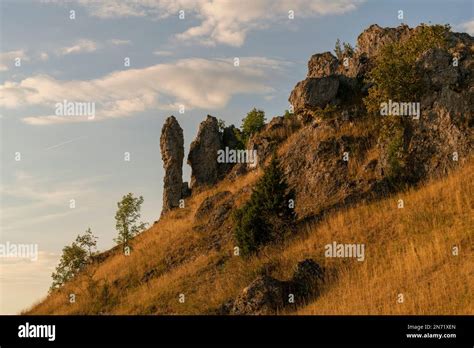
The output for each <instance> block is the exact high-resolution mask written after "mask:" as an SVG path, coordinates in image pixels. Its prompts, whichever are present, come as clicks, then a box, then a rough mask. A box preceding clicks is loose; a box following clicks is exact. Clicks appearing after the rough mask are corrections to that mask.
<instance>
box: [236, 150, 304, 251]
mask: <svg viewBox="0 0 474 348" xmlns="http://www.w3.org/2000/svg"><path fill="white" fill-rule="evenodd" d="M290 200H294V192H293V191H292V190H289V189H288V184H287V183H286V180H285V177H284V174H283V172H282V170H281V168H280V165H279V162H278V160H277V159H276V156H275V155H274V156H273V158H272V160H271V162H270V164H269V166H268V167H267V168H266V169H265V172H264V174H263V176H262V177H261V178H260V179H259V181H258V182H257V184H256V185H255V188H254V190H253V192H252V195H251V197H250V200H249V201H248V202H247V203H246V204H245V205H244V206H243V207H242V208H240V209H238V210H237V211H236V213H235V215H234V219H235V223H236V227H235V230H234V235H235V239H236V240H237V243H238V245H239V247H240V250H241V251H242V255H244V256H247V255H249V254H251V253H254V252H256V251H257V250H258V249H259V247H260V246H262V245H265V244H268V243H270V242H274V241H281V240H282V239H283V238H284V237H285V236H286V235H287V234H288V233H289V232H290V231H291V229H292V223H293V222H294V220H295V218H296V215H295V212H294V210H293V209H292V208H290Z"/></svg>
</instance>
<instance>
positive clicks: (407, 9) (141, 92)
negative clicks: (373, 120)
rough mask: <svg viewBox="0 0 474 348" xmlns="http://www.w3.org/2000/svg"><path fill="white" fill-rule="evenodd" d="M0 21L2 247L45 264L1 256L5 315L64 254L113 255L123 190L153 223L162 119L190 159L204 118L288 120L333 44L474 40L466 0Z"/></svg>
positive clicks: (128, 11)
mask: <svg viewBox="0 0 474 348" xmlns="http://www.w3.org/2000/svg"><path fill="white" fill-rule="evenodd" d="M71 10H74V11H75V19H73V20H72V19H70V18H69V17H70V11H71ZM180 10H183V11H184V14H185V18H184V19H180V18H179V16H178V15H179V11H180ZM289 10H293V11H294V13H295V18H294V19H289V18H288V11H289ZM398 10H403V11H404V19H403V20H399V19H398V18H397V15H398ZM0 11H1V12H0V17H1V18H0V19H1V33H0V115H1V116H0V127H1V128H0V132H1V142H0V146H1V182H0V184H1V186H0V192H1V222H0V227H1V236H0V237H1V238H0V242H1V243H5V242H6V241H9V242H11V243H37V244H38V245H39V250H40V257H39V260H38V261H36V262H30V261H27V260H23V259H8V260H1V259H0V279H1V286H0V291H1V292H0V297H1V302H0V313H16V312H18V311H19V310H21V309H22V308H25V307H27V306H29V305H30V304H32V303H33V302H34V301H36V300H39V299H40V298H41V297H42V296H44V295H46V291H47V289H48V287H49V284H50V282H51V279H50V274H51V272H52V271H53V269H54V266H55V265H56V264H57V262H58V259H59V257H60V254H61V249H62V247H63V246H64V245H66V244H69V243H71V242H72V240H74V238H75V236H76V235H77V234H79V233H82V232H84V231H85V229H86V228H88V227H91V228H92V230H93V232H94V233H95V234H96V235H97V236H99V249H101V250H104V249H107V248H110V247H111V246H113V238H114V237H115V235H116V232H115V220H114V215H115V209H116V203H117V201H119V200H120V198H121V197H122V196H123V195H124V194H126V193H128V192H133V193H134V194H136V195H143V197H144V200H145V202H144V204H143V208H142V212H143V214H142V217H143V220H144V221H147V222H151V223H152V222H153V221H154V220H156V219H157V218H158V216H159V214H160V211H161V197H162V182H163V168H162V162H161V157H160V153H159V137H160V132H161V126H162V124H163V122H164V119H165V118H166V117H167V116H169V115H172V114H173V115H175V116H177V118H178V121H179V122H180V124H181V126H182V127H183V129H184V136H185V146H186V153H187V150H188V148H189V144H190V142H191V141H192V139H193V138H194V136H195V134H196V132H197V127H198V125H199V123H200V122H201V121H202V120H203V119H204V118H205V116H206V115H207V114H211V115H214V116H216V117H218V118H221V119H223V120H225V122H226V124H232V123H233V124H236V125H238V126H239V125H240V123H241V119H242V118H243V117H244V116H245V114H246V112H247V111H249V110H250V109H252V108H253V107H257V108H261V109H263V110H264V111H265V112H266V115H267V119H270V118H271V117H273V116H275V115H281V114H282V113H283V112H284V110H285V109H287V108H288V96H289V93H290V91H291V90H292V88H293V87H294V85H295V84H296V83H297V82H298V81H300V80H302V79H303V78H304V77H305V75H306V69H307V66H306V64H307V61H308V59H309V57H310V56H311V55H312V54H314V53H317V52H324V51H332V50H333V48H334V43H335V41H336V39H337V38H339V39H341V40H342V41H346V42H349V43H351V44H353V45H354V44H355V41H356V38H357V36H358V35H359V33H360V32H361V31H362V30H363V29H365V28H367V27H368V26H369V25H371V24H373V23H377V24H379V25H381V26H397V25H399V24H400V23H401V22H404V23H406V24H408V25H410V26H415V25H417V24H419V23H421V22H425V23H429V22H431V23H441V24H445V23H449V24H451V26H452V27H453V28H454V30H456V31H467V32H470V33H471V35H472V34H473V31H474V21H473V2H472V1H470V0H466V1H463V0H454V1H449V2H447V1H441V0H431V1H428V0H427V1H413V0H412V1H349V0H347V1H346V0H341V1H318V0H299V1H298V0H292V1H290V0H281V1H271V0H252V1H239V2H237V1H234V2H232V1H230V2H229V1H211V0H202V1H198V0H196V1H189V0H176V1H166V0H156V1H135V2H127V1H115V0H114V1H112V0H111V1H102V2H97V1H88V0H78V1H68V2H62V1H42V2H40V1H13V0H2V1H1V8H0ZM125 57H129V58H130V63H131V65H130V67H125V66H124V64H123V63H124V58H125ZM235 57H239V59H240V66H239V67H235V66H234V65H233V59H234V58H235ZM15 58H21V66H15V65H14V63H15ZM64 99H66V100H69V101H79V102H83V101H85V102H94V103H95V105H96V117H95V119H94V120H87V118H86V117H66V116H55V115H54V110H55V109H54V105H55V103H57V102H62V101H63V100H64ZM179 105H185V113H184V114H179V113H178V107H179ZM16 152H20V153H21V161H15V153H16ZM124 152H129V153H130V155H131V160H130V162H126V161H124ZM184 173H185V179H188V178H189V175H190V168H189V166H188V165H186V164H185V165H184ZM70 199H75V200H76V208H74V209H71V208H70V207H69V201H70Z"/></svg>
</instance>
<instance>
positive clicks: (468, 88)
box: [267, 25, 474, 218]
mask: <svg viewBox="0 0 474 348" xmlns="http://www.w3.org/2000/svg"><path fill="white" fill-rule="evenodd" d="M419 30H420V27H417V28H413V29H411V28H409V27H408V26H406V25H401V26H399V27H397V28H382V27H380V26H378V25H372V26H370V27H369V28H368V29H366V30H365V31H364V32H363V33H361V34H360V35H359V37H358V39H357V47H356V49H355V50H354V52H351V53H350V55H351V56H350V57H349V56H345V55H347V54H348V53H347V52H344V53H343V54H342V56H341V57H339V58H340V59H338V58H336V57H335V56H333V55H332V54H331V53H330V52H325V53H321V54H315V55H313V56H312V57H311V58H310V60H309V62H308V75H307V78H306V79H305V80H303V81H301V82H299V83H298V84H297V85H296V87H295V88H294V90H293V91H292V92H291V95H290V97H289V100H290V103H291V104H292V105H293V106H294V108H295V113H296V116H297V117H300V118H301V119H303V120H304V122H303V124H304V127H303V129H301V130H300V131H299V132H298V133H297V134H296V135H295V136H293V137H291V139H289V141H288V142H287V143H286V144H285V151H283V152H282V158H281V161H280V162H281V163H282V166H283V168H284V171H285V173H286V175H287V179H288V182H289V184H290V186H292V187H297V190H296V194H297V196H296V211H297V214H298V216H299V217H300V218H305V217H311V218H314V217H318V216H320V215H321V214H323V213H324V212H327V211H329V210H332V209H337V208H338V207H341V206H347V204H350V203H353V202H357V201H360V200H365V199H373V198H376V197H379V196H380V195H385V194H387V193H390V192H394V191H395V190H397V188H396V187H395V186H394V185H393V179H392V178H393V176H391V174H389V173H390V172H391V168H393V167H392V165H391V163H390V162H392V163H393V162H394V158H395V161H399V162H400V163H401V160H399V158H400V155H398V154H395V155H394V148H395V147H396V146H397V143H396V141H395V140H394V136H393V135H392V136H387V135H385V136H384V134H382V133H383V132H384V130H383V127H382V124H381V123H380V122H383V120H382V118H380V119H378V120H368V119H367V118H366V117H364V116H365V115H366V111H365V106H364V103H363V98H364V97H365V96H366V95H367V92H368V89H369V87H370V86H371V85H370V83H367V80H368V77H369V75H368V72H370V70H371V69H372V68H373V66H374V63H375V60H376V56H377V54H378V53H379V52H380V50H381V49H382V48H383V47H384V46H385V45H387V44H390V43H393V42H396V41H399V40H406V39H407V38H409V37H410V35H413V34H414V33H417V32H418V31H419ZM473 52H474V40H473V38H472V36H470V35H468V34H465V33H449V34H448V38H447V47H446V48H443V49H441V48H433V49H429V50H427V51H426V52H424V53H423V54H422V55H421V56H420V57H419V59H418V60H417V62H416V68H417V69H418V70H417V71H418V72H419V73H420V74H421V75H420V76H421V77H422V84H423V94H422V97H421V98H420V100H407V101H399V102H419V104H420V117H419V119H413V118H412V117H405V118H404V120H403V134H402V135H401V138H402V140H397V141H401V142H402V143H403V147H402V148H401V150H397V151H402V152H403V156H404V157H403V163H402V165H403V173H402V175H400V176H399V177H398V178H399V179H398V180H399V182H401V183H402V184H404V185H405V184H406V185H413V184H416V183H418V182H420V181H422V180H427V179H430V178H433V177H437V176H439V175H445V174H447V173H448V172H449V170H450V168H453V167H455V166H457V165H459V164H460V163H462V162H463V161H465V160H466V158H467V157H468V156H469V155H470V154H472V147H473V139H474V137H473V136H472V126H473V124H474V118H473V115H474V112H473V111H474V110H473V105H474V102H473V101H474V90H473V88H472V86H473V85H474V81H473V77H474V74H473V73H472V71H474V60H473V59H472V53H473ZM345 58H348V59H347V61H346V63H348V64H346V65H344V59H345ZM321 81H338V82H331V86H332V88H322V87H321V88H318V87H319V86H318V84H322V82H321ZM387 102H388V101H387ZM327 105H331V106H334V108H335V110H336V111H335V112H334V113H333V114H332V115H330V117H329V118H325V117H324V116H325V115H324V113H322V112H321V109H324V108H325V107H326V106H327ZM308 115H309V116H310V117H308ZM390 117H397V116H390ZM398 117H404V116H398ZM369 128H371V131H368V129H369ZM267 147H268V146H267ZM295 154H299V155H298V156H295ZM345 154H346V155H347V156H346V157H347V158H346V160H344V155H345ZM392 173H393V171H392Z"/></svg>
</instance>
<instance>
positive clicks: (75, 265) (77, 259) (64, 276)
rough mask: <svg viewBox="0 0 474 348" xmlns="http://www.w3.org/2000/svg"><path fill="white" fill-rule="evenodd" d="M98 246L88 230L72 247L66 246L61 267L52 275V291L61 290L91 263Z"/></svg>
mask: <svg viewBox="0 0 474 348" xmlns="http://www.w3.org/2000/svg"><path fill="white" fill-rule="evenodd" d="M96 245H97V237H95V236H94V235H93V234H92V231H91V229H90V228H88V229H87V230H86V232H85V233H84V234H83V235H78V236H77V237H76V240H75V241H74V242H72V244H71V245H67V246H65V247H64V248H63V253H62V255H61V259H60V260H59V265H58V266H57V267H56V271H55V272H53V274H52V275H51V277H52V278H53V283H52V285H51V288H50V291H52V290H54V289H57V288H60V287H61V286H63V285H64V284H65V283H66V282H68V281H69V280H71V279H72V278H74V276H76V274H77V273H79V272H80V271H81V269H82V268H83V267H84V266H85V265H87V264H88V263H89V261H90V259H91V257H92V256H93V255H94V254H95V252H94V249H96Z"/></svg>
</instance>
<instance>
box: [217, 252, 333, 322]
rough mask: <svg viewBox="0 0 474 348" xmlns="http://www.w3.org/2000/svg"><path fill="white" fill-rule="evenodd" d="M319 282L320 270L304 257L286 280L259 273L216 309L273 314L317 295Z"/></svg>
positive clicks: (322, 279)
mask: <svg viewBox="0 0 474 348" xmlns="http://www.w3.org/2000/svg"><path fill="white" fill-rule="evenodd" d="M323 282H324V270H323V269H322V268H321V267H320V266H319V265H318V264H317V263H316V262H315V261H314V260H313V259H305V260H303V261H301V262H298V264H297V265H296V268H295V272H294V274H293V277H292V278H291V279H290V280H288V281H283V280H278V279H275V278H273V277H271V276H269V275H266V274H264V275H260V276H258V277H257V278H256V279H255V280H254V281H252V282H251V283H250V284H249V285H248V286H247V287H245V288H244V289H243V290H242V292H241V293H240V295H238V296H237V297H236V298H235V300H231V301H228V302H226V303H224V304H223V306H222V307H221V308H220V309H219V311H218V312H219V313H220V314H235V315H249V314H251V315H271V314H275V313H277V312H279V311H282V310H284V309H285V308H286V307H289V306H295V305H297V304H300V303H303V302H304V301H305V300H307V299H308V298H309V297H313V298H314V297H315V296H318V295H319V293H320V286H321V284H322V283H323ZM290 295H292V297H293V299H292V300H290Z"/></svg>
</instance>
